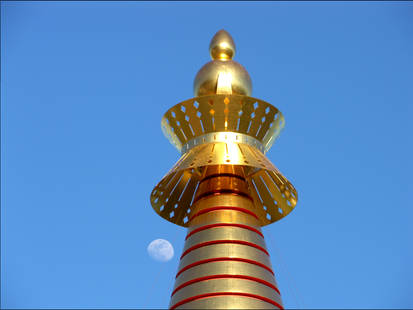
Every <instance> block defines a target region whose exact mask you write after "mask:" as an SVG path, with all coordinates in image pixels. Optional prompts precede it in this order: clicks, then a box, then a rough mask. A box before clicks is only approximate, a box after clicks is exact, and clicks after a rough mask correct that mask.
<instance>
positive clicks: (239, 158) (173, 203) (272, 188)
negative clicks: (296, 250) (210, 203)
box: [151, 143, 297, 227]
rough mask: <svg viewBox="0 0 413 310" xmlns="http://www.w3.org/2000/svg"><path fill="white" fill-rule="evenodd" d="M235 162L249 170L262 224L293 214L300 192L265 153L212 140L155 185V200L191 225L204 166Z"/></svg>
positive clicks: (163, 211) (169, 215) (169, 216)
mask: <svg viewBox="0 0 413 310" xmlns="http://www.w3.org/2000/svg"><path fill="white" fill-rule="evenodd" d="M217 164H224V165H225V164H233V165H242V166H244V167H245V168H246V169H245V171H246V173H247V176H246V179H247V182H248V184H249V190H250V195H251V196H252V198H253V199H254V205H255V212H256V213H257V215H258V216H259V217H260V224H261V225H262V226H264V225H267V224H270V223H272V222H275V221H278V220H280V219H281V218H283V217H284V216H286V215H287V214H289V213H290V212H291V211H292V210H293V208H294V207H295V205H296V203H297V191H296V190H295V188H294V186H293V185H292V184H291V183H290V182H289V181H288V180H287V179H286V178H285V177H284V176H283V175H282V174H281V173H280V172H279V171H278V169H277V168H275V167H274V165H273V164H272V163H271V162H270V161H269V160H268V159H267V158H266V157H265V155H264V154H263V153H261V152H260V151H258V150H257V149H255V148H254V147H251V146H249V145H247V144H241V143H238V144H227V143H209V144H205V145H200V146H197V147H194V148H193V149H191V150H190V151H189V152H188V153H186V154H185V155H183V156H182V157H181V159H180V160H179V161H178V162H177V164H176V165H175V166H174V167H173V168H172V170H171V171H170V172H169V173H168V174H167V175H166V176H165V177H164V178H163V179H162V181H161V182H160V183H159V184H158V185H157V186H156V187H155V188H154V190H153V192H152V194H151V202H152V206H153V208H154V209H155V211H156V212H157V213H158V214H159V215H160V216H162V217H163V218H165V219H166V220H168V221H170V222H172V223H175V224H177V225H181V226H185V227H186V226H187V222H188V219H189V217H188V216H189V214H190V213H191V204H192V201H193V199H194V196H195V189H196V188H197V186H198V184H199V181H200V178H201V171H202V168H203V167H205V166H208V165H217Z"/></svg>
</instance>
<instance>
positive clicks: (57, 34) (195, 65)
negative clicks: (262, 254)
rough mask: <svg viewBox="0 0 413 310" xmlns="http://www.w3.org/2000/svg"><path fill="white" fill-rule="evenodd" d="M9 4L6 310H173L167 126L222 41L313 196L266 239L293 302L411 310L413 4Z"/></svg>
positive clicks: (283, 160)
mask: <svg viewBox="0 0 413 310" xmlns="http://www.w3.org/2000/svg"><path fill="white" fill-rule="evenodd" d="M1 5H2V7H1V26H2V27H1V168H2V171H1V181H2V182H1V191H2V195H1V207H2V208H1V282H2V285H1V306H2V307H3V308H43V307H47V308H63V307H65V308H165V307H167V305H168V302H169V295H170V293H171V290H172V286H173V283H174V276H175V273H176V270H177V267H178V257H179V253H181V251H182V247H183V241H184V236H185V229H183V228H180V227H178V226H174V225H173V224H170V223H169V222H166V221H165V220H163V219H162V218H161V217H159V216H158V215H156V213H155V212H154V211H153V210H152V208H151V206H150V202H149V194H150V192H151V190H152V188H153V187H154V185H155V184H156V183H157V182H158V181H159V180H160V179H161V178H162V176H163V175H164V174H165V173H166V172H167V171H168V170H169V169H170V168H171V167H172V165H173V164H174V163H175V161H176V160H177V159H178V158H179V155H178V152H177V151H176V150H175V149H174V147H173V146H172V145H170V144H169V143H168V141H167V140H166V139H165V138H164V137H163V135H162V132H161V128H160V119H161V117H162V115H163V113H164V112H165V111H166V110H167V109H168V108H170V107H171V106H172V105H175V104H176V103H178V102H180V101H183V100H185V99H189V98H191V97H192V82H193V78H194V76H195V74H196V72H197V70H198V69H199V68H200V67H201V66H202V65H203V64H204V63H206V62H207V61H209V54H208V45H209V41H210V39H211V37H212V36H213V35H214V33H215V32H216V31H217V30H219V29H221V28H225V29H226V30H228V31H229V32H230V33H231V34H232V36H233V38H234V40H235V43H236V45H237V54H236V56H235V60H237V61H238V62H240V63H241V64H243V65H244V66H245V67H246V68H247V70H248V71H249V73H250V75H251V77H252V81H253V96H254V97H257V98H260V99H263V100H265V101H268V102H270V103H272V104H273V105H275V106H276V107H278V108H279V109H280V110H281V111H282V112H283V113H284V116H285V118H286V126H285V129H284V131H283V132H282V134H281V137H280V139H279V140H278V141H277V142H276V144H275V145H274V146H273V148H272V150H270V151H269V153H268V157H269V158H270V160H271V161H272V162H273V163H274V164H275V165H276V166H277V167H278V168H279V169H280V170H281V171H282V172H283V173H284V175H286V177H288V178H289V179H290V180H291V182H292V183H293V184H294V185H295V187H296V188H297V190H298V193H299V201H298V205H297V207H296V209H295V211H293V212H292V213H291V214H290V215H289V216H288V217H286V218H285V219H283V220H282V221H280V222H278V223H275V224H273V225H271V226H268V227H265V228H264V233H265V235H266V240H267V245H268V248H269V250H270V253H271V258H272V262H273V265H274V269H275V271H276V276H277V279H278V282H279V287H280V290H281V293H282V296H283V299H284V304H285V306H286V307H287V308H293V307H301V308H326V307H328V308H395V307H399V308H408V307H413V289H412V278H413V264H412V261H413V249H412V237H413V229H412V218H413V211H412V207H413V201H412V191H413V187H412V180H411V175H412V173H413V171H412V170H413V169H412V157H413V154H412V153H413V152H412V148H413V147H412V138H411V136H412V132H413V126H412V119H413V109H412V105H413V3H412V2H399V3H397V2H394V3H393V2H392V3H390V2H376V3H374V2H327V3H326V2H316V3H311V2H304V3H299V2H261V3H253V2H226V3H225V2H224V3H217V2H192V3H191V2H173V3H166V2H117V3H115V2H2V4H1ZM156 238H164V239H168V240H170V242H171V243H172V244H173V246H174V247H175V251H176V254H178V255H176V256H175V257H174V258H173V259H172V260H171V261H169V262H167V263H159V262H156V261H153V260H152V259H151V258H150V257H149V256H148V254H147V252H146V247H147V245H148V244H149V242H150V241H152V240H153V239H156Z"/></svg>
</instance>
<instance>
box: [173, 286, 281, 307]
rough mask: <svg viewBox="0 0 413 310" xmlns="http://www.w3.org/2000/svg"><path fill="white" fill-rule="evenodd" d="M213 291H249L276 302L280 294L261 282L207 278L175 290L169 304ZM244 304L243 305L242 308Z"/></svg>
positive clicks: (278, 301) (278, 300)
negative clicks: (207, 279)
mask: <svg viewBox="0 0 413 310" xmlns="http://www.w3.org/2000/svg"><path fill="white" fill-rule="evenodd" d="M213 292H241V293H250V294H255V295H259V296H263V297H266V298H268V299H271V300H274V301H276V302H277V303H281V298H280V295H279V294H278V293H277V292H276V291H274V290H273V289H271V288H269V287H268V286H266V285H263V284H261V283H257V282H253V281H249V280H243V279H219V280H209V281H203V282H198V283H194V284H192V285H189V286H186V287H185V288H183V289H181V290H179V291H178V292H176V294H175V295H173V296H172V298H171V303H170V305H171V306H172V305H174V304H175V303H177V302H179V301H181V300H182V299H184V298H187V297H190V296H196V295H200V294H206V293H213ZM245 308H246V305H244V306H243V309H245Z"/></svg>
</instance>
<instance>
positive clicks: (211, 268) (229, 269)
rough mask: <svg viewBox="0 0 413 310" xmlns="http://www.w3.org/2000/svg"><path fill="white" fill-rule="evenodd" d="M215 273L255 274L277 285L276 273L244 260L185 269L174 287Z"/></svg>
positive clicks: (254, 275)
mask: <svg viewBox="0 0 413 310" xmlns="http://www.w3.org/2000/svg"><path fill="white" fill-rule="evenodd" d="M214 274H233V275H247V276H253V277H257V278H260V279H263V280H265V281H267V282H270V283H272V284H274V285H275V286H277V283H276V281H275V278H274V275H273V274H272V273H270V272H269V271H268V270H266V269H264V268H262V267H259V266H257V265H253V264H247V263H243V262H236V261H222V262H213V263H208V264H203V265H198V266H196V267H193V268H191V269H188V270H186V271H184V272H183V273H182V274H180V275H179V277H178V278H177V279H176V281H175V286H174V289H175V288H177V287H178V286H179V285H181V284H182V283H185V282H186V281H188V279H195V278H198V277H204V276H210V275H214Z"/></svg>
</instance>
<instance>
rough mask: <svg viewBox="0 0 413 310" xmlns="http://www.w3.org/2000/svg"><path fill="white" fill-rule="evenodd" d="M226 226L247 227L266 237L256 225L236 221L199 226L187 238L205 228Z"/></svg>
mask: <svg viewBox="0 0 413 310" xmlns="http://www.w3.org/2000/svg"><path fill="white" fill-rule="evenodd" d="M224 226H225V227H227V226H230V227H239V228H245V229H248V230H251V231H253V232H255V233H257V234H259V235H260V236H261V237H263V238H264V235H263V234H262V233H261V232H260V231H259V230H258V229H255V228H254V227H251V226H247V225H244V224H235V223H216V224H210V225H205V226H201V227H198V228H196V229H194V230H193V231H191V232H190V233H189V234H188V235H187V236H186V238H185V240H187V239H188V238H189V237H191V236H192V235H193V234H196V233H197V232H200V231H203V230H205V229H209V228H214V227H224Z"/></svg>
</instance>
